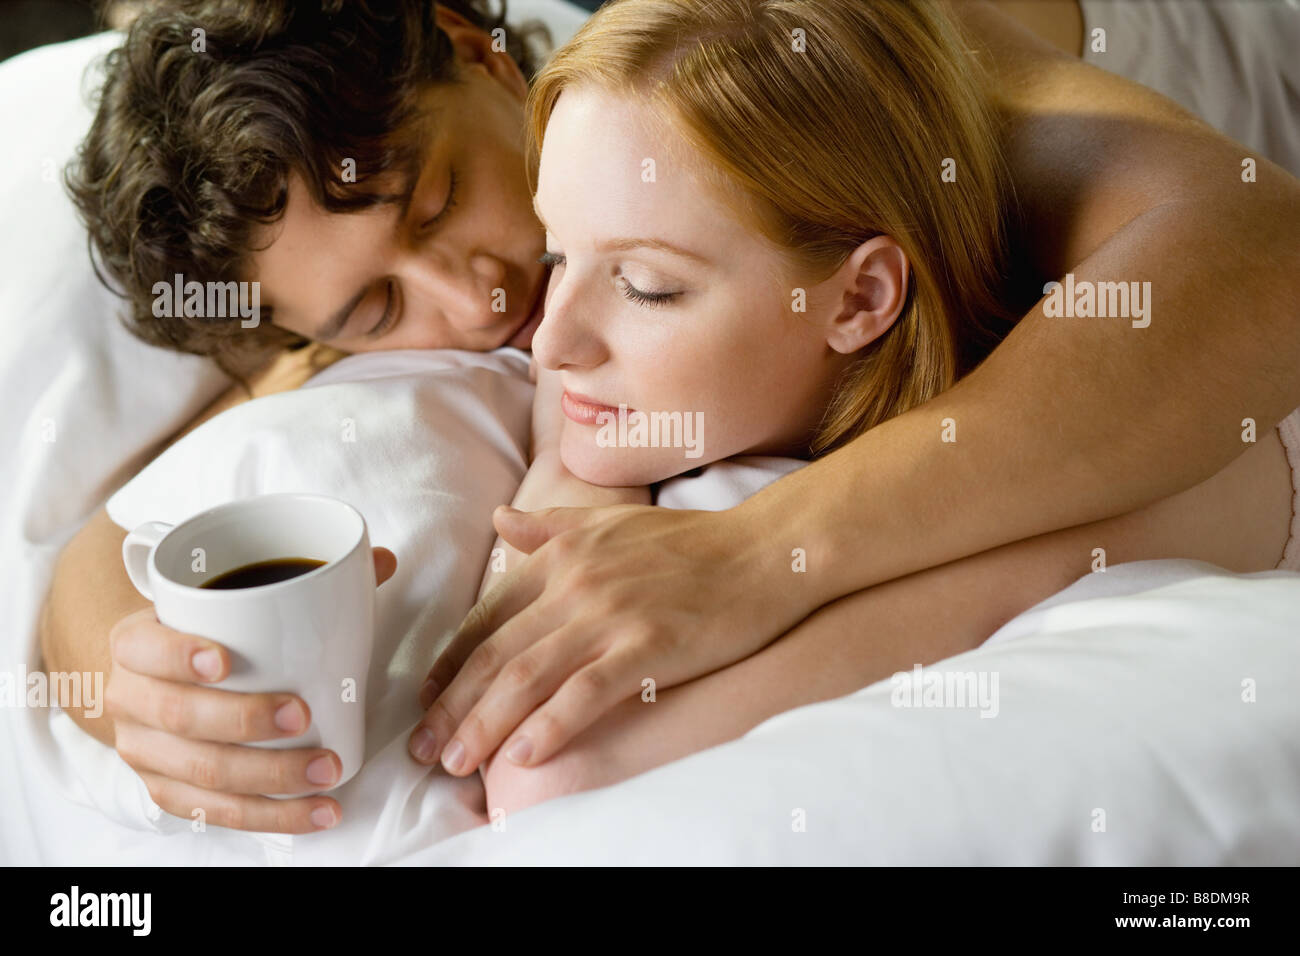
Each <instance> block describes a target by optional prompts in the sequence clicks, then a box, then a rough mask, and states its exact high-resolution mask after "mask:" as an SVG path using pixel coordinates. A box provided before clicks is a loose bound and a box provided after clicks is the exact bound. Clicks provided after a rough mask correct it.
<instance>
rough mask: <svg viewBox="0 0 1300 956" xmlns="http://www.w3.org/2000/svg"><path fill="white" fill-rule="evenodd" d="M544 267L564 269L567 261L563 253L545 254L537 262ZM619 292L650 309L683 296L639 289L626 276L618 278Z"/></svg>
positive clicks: (676, 293)
mask: <svg viewBox="0 0 1300 956" xmlns="http://www.w3.org/2000/svg"><path fill="white" fill-rule="evenodd" d="M537 261H538V262H540V263H541V264H542V265H544V266H546V267H547V268H550V269H561V268H563V267H564V264H565V262H566V261H567V260H566V259H565V256H564V253H562V252H544V253H542V255H541V256H540V257H539V258H538V260H537ZM618 284H619V291H620V292H621V293H622V294H623V297H624V298H625V299H629V300H630V301H632V302H636V303H638V304H640V305H644V306H647V307H649V308H655V307H656V306H661V305H665V304H667V303H668V302H671V301H672V300H673V299H675V298H677V297H678V296H679V295H681V293H680V292H668V291H656V290H650V289H638V288H637V287H636V286H634V285H633V284H632V283H631V282H629V281H628V280H627V278H626V277H625V276H619V277H618Z"/></svg>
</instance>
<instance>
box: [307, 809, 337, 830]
mask: <svg viewBox="0 0 1300 956" xmlns="http://www.w3.org/2000/svg"><path fill="white" fill-rule="evenodd" d="M338 822H339V821H338V817H336V816H335V815H334V809H333V808H332V807H317V808H316V809H315V810H313V811H312V812H311V824H312V826H314V827H316V828H317V829H318V830H328V829H329V828H330V827H332V826H334V825H335V824H336V823H338Z"/></svg>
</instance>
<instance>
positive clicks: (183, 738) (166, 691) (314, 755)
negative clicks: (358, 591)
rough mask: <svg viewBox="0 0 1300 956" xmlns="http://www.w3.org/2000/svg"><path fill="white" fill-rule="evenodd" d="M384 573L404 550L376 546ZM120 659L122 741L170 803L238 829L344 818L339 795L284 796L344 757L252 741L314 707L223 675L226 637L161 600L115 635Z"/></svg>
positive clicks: (326, 778) (312, 782) (292, 730)
mask: <svg viewBox="0 0 1300 956" xmlns="http://www.w3.org/2000/svg"><path fill="white" fill-rule="evenodd" d="M374 558H375V578H376V580H377V582H378V583H380V584H382V583H383V582H384V581H386V580H388V579H389V578H390V577H392V575H393V572H394V571H395V570H396V567H397V559H396V558H395V557H394V556H393V553H392V552H391V551H389V550H387V549H386V548H376V549H375V551H374ZM109 641H110V650H111V655H112V661H111V665H110V671H109V675H108V682H107V687H106V689H105V710H104V713H105V716H106V717H108V718H109V719H111V720H112V721H113V726H114V732H115V746H116V748H117V752H118V753H119V754H120V755H121V757H122V759H123V760H125V761H126V762H127V764H129V765H130V766H131V768H132V769H133V770H135V772H136V773H138V774H139V775H140V777H141V779H142V780H144V782H145V784H146V785H147V786H148V788H149V795H150V796H151V797H152V798H153V800H154V802H155V803H157V804H158V806H160V807H161V808H162V809H163V810H166V811H167V812H168V813H171V814H173V815H174V816H177V817H181V818H182V819H190V818H191V816H192V815H193V811H194V810H195V809H202V810H203V811H204V814H205V818H206V820H207V822H209V823H212V824H214V825H217V826H223V827H230V828H231V829H236V830H253V831H257V832H279V833H311V832H312V831H315V830H323V829H328V828H329V827H332V826H334V825H336V824H337V823H338V822H339V821H340V820H341V819H342V812H341V809H340V807H339V804H338V801H337V800H334V799H333V798H331V797H323V796H320V797H301V798H298V799H294V800H275V799H271V798H270V797H266V796H262V794H284V793H302V792H304V791H310V790H324V789H327V788H329V787H331V786H333V785H334V783H335V781H337V780H338V778H339V775H340V774H341V773H342V764H341V763H340V761H339V758H338V755H337V754H335V753H334V752H333V751H330V750H324V749H320V748H314V749H313V748H304V749H296V750H270V749H264V748H260V747H246V746H242V745H243V744H248V743H252V742H254V741H261V740H274V739H278V738H285V737H296V736H299V735H301V734H302V733H304V732H305V731H306V730H307V727H308V726H309V725H310V723H311V713H310V711H309V710H308V707H307V704H306V702H305V701H303V700H302V698H300V697H297V696H295V695H292V694H277V693H266V694H243V693H235V692H232V691H225V690H221V689H219V688H215V687H205V686H203V685H204V684H214V683H217V682H218V681H221V680H223V679H225V677H226V676H227V675H228V674H229V673H230V655H229V652H228V651H227V650H226V649H225V648H224V647H222V646H221V645H220V644H216V643H214V642H212V641H209V640H206V639H205V638H202V637H196V636H194V635H192V634H182V633H180V632H178V631H174V630H172V629H171V628H169V627H165V626H164V625H162V624H160V623H159V622H158V619H157V617H156V616H155V614H154V610H153V608H152V607H149V608H146V609H144V610H141V611H137V612H135V613H133V614H129V615H127V616H126V617H124V618H122V619H121V620H120V621H119V622H118V623H117V625H116V626H115V627H114V628H113V631H112V633H111V635H110V638H109Z"/></svg>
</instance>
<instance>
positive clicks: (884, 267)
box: [826, 236, 911, 355]
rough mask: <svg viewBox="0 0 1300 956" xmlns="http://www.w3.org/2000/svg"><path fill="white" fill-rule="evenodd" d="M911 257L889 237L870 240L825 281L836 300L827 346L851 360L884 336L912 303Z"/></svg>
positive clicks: (833, 304)
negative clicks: (909, 295)
mask: <svg viewBox="0 0 1300 956" xmlns="http://www.w3.org/2000/svg"><path fill="white" fill-rule="evenodd" d="M910 271H911V270H910V268H909V266H908V262H907V254H906V253H904V252H903V249H902V247H901V246H899V244H898V243H897V242H895V241H894V239H892V238H891V237H889V236H876V237H875V238H873V239H868V240H867V241H866V242H864V243H863V244H862V245H860V246H858V247H857V248H856V249H854V250H853V252H852V253H850V255H849V257H848V259H846V260H845V262H844V264H843V265H842V266H840V268H839V269H837V270H836V271H835V274H834V275H833V276H831V277H830V278H829V279H827V280H826V284H827V291H828V292H829V293H830V294H831V295H832V296H834V298H833V299H832V300H831V301H832V306H831V309H832V316H833V317H832V318H831V321H830V323H829V325H828V326H827V328H826V344H827V345H829V346H830V347H831V348H833V349H834V350H835V351H836V352H840V353H842V354H844V355H851V354H853V353H854V352H857V351H859V350H861V349H863V348H865V347H866V346H867V345H869V344H871V343H872V342H874V341H875V340H876V339H877V338H879V337H880V336H882V335H884V334H885V332H886V331H888V330H889V327H890V326H891V325H893V324H894V322H895V320H897V319H898V316H899V313H901V312H902V311H903V305H904V304H905V303H906V302H907V283H908V279H909V276H910Z"/></svg>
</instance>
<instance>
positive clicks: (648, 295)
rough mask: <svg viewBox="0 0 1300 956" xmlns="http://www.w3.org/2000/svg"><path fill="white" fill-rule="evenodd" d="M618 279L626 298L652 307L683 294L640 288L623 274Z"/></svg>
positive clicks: (664, 303)
mask: <svg viewBox="0 0 1300 956" xmlns="http://www.w3.org/2000/svg"><path fill="white" fill-rule="evenodd" d="M618 281H619V285H620V288H621V289H622V292H623V296H624V297H625V298H627V299H631V300H632V301H633V302H637V303H640V304H641V305H644V306H648V307H650V308H652V309H653V308H656V307H658V306H661V305H666V304H667V303H669V302H671V301H672V300H673V299H675V298H677V297H678V296H679V295H681V293H680V292H651V291H649V290H645V289H638V288H637V287H636V286H634V285H633V284H632V283H630V282H628V281H627V279H626V278H624V277H623V276H619V278H618Z"/></svg>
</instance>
